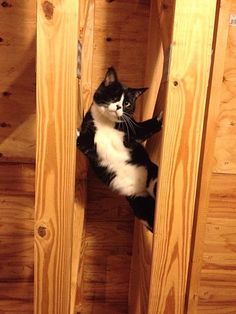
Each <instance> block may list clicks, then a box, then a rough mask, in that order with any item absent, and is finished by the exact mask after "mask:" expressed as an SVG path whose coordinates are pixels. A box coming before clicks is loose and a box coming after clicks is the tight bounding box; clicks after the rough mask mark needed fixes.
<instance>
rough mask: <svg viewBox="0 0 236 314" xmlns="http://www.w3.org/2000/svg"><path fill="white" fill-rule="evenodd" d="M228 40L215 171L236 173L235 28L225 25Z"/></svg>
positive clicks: (233, 8) (235, 9)
mask: <svg viewBox="0 0 236 314" xmlns="http://www.w3.org/2000/svg"><path fill="white" fill-rule="evenodd" d="M235 13H236V3H235V2H234V1H232V5H231V9H230V14H232V15H235ZM225 29H226V30H225V32H226V34H228V41H227V47H226V49H223V51H225V59H224V73H223V79H222V84H221V85H220V90H221V96H220V110H219V113H218V119H217V134H216V144H215V152H214V156H215V167H214V172H216V173H231V174H236V142H235V133H236V88H235V86H236V28H235V25H232V26H231V25H229V20H228V23H227V24H226V25H225Z"/></svg>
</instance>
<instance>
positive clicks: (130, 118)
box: [123, 112, 143, 128]
mask: <svg viewBox="0 0 236 314" xmlns="http://www.w3.org/2000/svg"><path fill="white" fill-rule="evenodd" d="M123 115H125V116H126V117H128V118H129V120H130V122H131V123H132V124H133V125H135V126H136V127H138V128H143V127H142V126H140V125H139V124H138V123H137V122H136V121H134V120H133V119H132V117H131V116H130V115H129V114H128V113H125V112H123Z"/></svg>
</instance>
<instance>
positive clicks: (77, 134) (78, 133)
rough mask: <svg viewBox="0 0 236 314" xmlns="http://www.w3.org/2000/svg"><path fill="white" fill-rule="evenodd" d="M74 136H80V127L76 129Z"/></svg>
mask: <svg viewBox="0 0 236 314" xmlns="http://www.w3.org/2000/svg"><path fill="white" fill-rule="evenodd" d="M76 136H77V138H78V137H79V136H80V129H76Z"/></svg>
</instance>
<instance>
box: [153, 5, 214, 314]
mask: <svg viewBox="0 0 236 314" xmlns="http://www.w3.org/2000/svg"><path fill="white" fill-rule="evenodd" d="M215 6H216V3H215V1H208V3H207V4H206V2H205V1H203V0H200V1H194V2H193V1H191V3H190V2H189V1H186V0H178V1H176V7H175V14H174V31H173V39H172V40H173V41H172V53H171V61H170V67H169V77H168V90H167V103H166V112H165V125H164V134H163V146H162V154H161V167H160V175H159V181H158V186H159V188H158V201H157V202H158V206H157V208H156V210H157V215H156V223H155V229H154V245H153V258H152V273H151V284H150V294H149V308H148V313H150V314H152V313H158V314H159V313H183V312H184V307H185V294H186V284H187V273H188V263H189V257H190V245H191V232H192V223H193V214H194V205H195V195H196V184H197V173H198V166H199V157H200V148H201V134H202V126H203V117H204V113H205V102H206V92H207V83H208V79H209V68H210V62H211V45H212V36H213V27H214V21H215ZM193 21H194V23H193ZM183 60H185V62H183ZM199 78H201V80H199Z"/></svg>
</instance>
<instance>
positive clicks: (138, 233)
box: [129, 0, 174, 314]
mask: <svg viewBox="0 0 236 314" xmlns="http://www.w3.org/2000/svg"><path fill="white" fill-rule="evenodd" d="M173 13H174V1H173V0H169V1H165V5H161V1H156V0H153V1H151V7H150V18H149V31H148V32H149V39H148V50H147V59H146V73H145V82H146V84H145V85H146V86H149V90H148V91H147V93H146V96H145V97H144V104H145V105H144V106H143V108H142V112H141V117H142V119H143V120H145V119H148V118H150V117H152V116H153V115H157V114H159V113H160V111H161V110H163V109H164V108H163V107H164V103H165V95H166V79H167V76H166V75H167V72H168V62H169V54H168V53H169V51H170V44H171V37H172V24H173ZM161 136H162V132H160V133H158V134H156V135H154V136H153V137H152V138H151V139H149V140H148V141H147V143H146V148H147V150H148V153H149V156H150V158H151V159H152V160H153V162H155V163H156V164H159V159H160V158H159V157H160V147H161ZM152 240H153V237H152V234H151V233H150V232H148V231H147V230H146V228H145V227H143V225H142V224H139V223H138V221H137V222H136V228H135V233H134V245H133V258H132V265H131V278H130V296H129V313H135V314H138V313H140V314H142V313H147V309H148V298H149V287H150V273H151V260H152Z"/></svg>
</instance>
